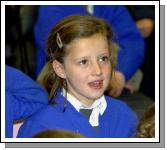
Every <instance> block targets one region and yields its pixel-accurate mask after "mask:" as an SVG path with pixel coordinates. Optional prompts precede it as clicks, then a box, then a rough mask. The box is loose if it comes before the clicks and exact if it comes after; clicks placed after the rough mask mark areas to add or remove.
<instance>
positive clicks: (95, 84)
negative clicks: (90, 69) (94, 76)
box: [88, 80, 103, 89]
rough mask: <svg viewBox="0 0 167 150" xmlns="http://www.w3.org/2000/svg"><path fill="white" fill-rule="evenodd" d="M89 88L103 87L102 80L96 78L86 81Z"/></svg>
mask: <svg viewBox="0 0 167 150" xmlns="http://www.w3.org/2000/svg"><path fill="white" fill-rule="evenodd" d="M88 85H89V87H90V88H93V89H101V88H102V87H103V80H96V81H93V82H89V83H88Z"/></svg>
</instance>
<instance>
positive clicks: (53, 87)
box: [40, 15, 117, 100]
mask: <svg viewBox="0 0 167 150" xmlns="http://www.w3.org/2000/svg"><path fill="white" fill-rule="evenodd" d="M97 33H100V34H102V35H103V36H104V37H106V39H107V41H108V45H109V50H110V53H111V66H112V68H114V66H115V64H116V57H117V56H116V49H115V45H114V43H112V37H113V32H112V31H111V28H110V26H109V25H108V24H107V23H106V22H105V21H104V20H102V19H100V18H97V17H94V16H91V15H90V16H89V15H87V16H84V15H72V16H68V17H66V18H64V19H63V20H61V21H60V22H59V23H58V24H56V25H55V26H54V28H53V29H52V30H51V32H50V35H49V38H48V47H47V51H48V54H49V56H50V61H49V62H48V64H47V65H48V66H47V69H45V70H47V72H46V71H45V75H43V77H42V79H40V84H42V86H44V88H45V89H46V90H47V92H48V93H49V95H50V96H49V99H50V100H51V99H52V98H53V97H54V96H55V94H56V91H57V90H58V89H62V88H64V89H67V86H66V82H65V80H64V79H62V78H60V77H59V76H57V75H56V73H55V72H54V70H53V67H52V65H51V64H52V62H53V61H54V60H57V61H59V62H60V63H63V58H64V56H65V55H67V51H66V47H67V46H68V45H69V44H70V43H71V42H72V41H74V40H76V39H79V38H87V37H91V36H93V35H95V34H97Z"/></svg>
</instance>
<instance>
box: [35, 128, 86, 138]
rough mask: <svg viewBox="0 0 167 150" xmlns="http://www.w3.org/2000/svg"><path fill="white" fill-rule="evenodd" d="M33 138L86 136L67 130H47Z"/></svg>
mask: <svg viewBox="0 0 167 150" xmlns="http://www.w3.org/2000/svg"><path fill="white" fill-rule="evenodd" d="M33 138H84V136H82V135H81V134H78V133H73V132H71V131H66V130H46V131H42V132H40V133H37V134H36V135H34V136H33Z"/></svg>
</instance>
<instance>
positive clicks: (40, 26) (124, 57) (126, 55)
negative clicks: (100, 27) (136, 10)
mask: <svg viewBox="0 0 167 150" xmlns="http://www.w3.org/2000/svg"><path fill="white" fill-rule="evenodd" d="M74 14H82V15H86V14H88V13H87V12H86V9H84V8H83V7H81V6H79V5H74V6H73V5H56V6H40V7H39V13H38V19H37V22H36V24H35V28H34V36H35V43H36V49H37V55H36V57H37V58H36V60H37V68H36V74H37V75H38V74H39V72H40V71H41V69H42V68H43V66H44V64H45V62H46V60H47V53H46V49H47V44H46V43H47V38H48V35H49V32H50V31H51V29H52V28H53V26H54V25H55V24H56V23H58V22H59V21H60V20H61V19H63V18H65V17H67V16H69V15H74ZM93 15H95V16H97V17H100V18H103V19H105V20H106V21H107V22H108V23H109V24H110V25H111V27H112V29H113V32H114V40H115V41H116V42H117V43H118V44H119V45H120V49H119V51H118V65H117V70H119V71H120V72H122V73H123V74H124V76H125V79H126V80H129V79H130V78H131V77H132V75H133V74H134V73H135V72H136V70H137V69H138V67H139V66H140V65H141V64H142V62H143V60H144V39H143V38H142V36H141V35H140V33H139V30H138V29H137V27H136V25H135V22H134V21H133V20H132V17H131V16H130V14H129V13H128V10H127V9H126V8H125V7H124V6H118V5H117V6H115V5H112V6H108V5H107V6H105V5H101V6H100V5H94V13H93Z"/></svg>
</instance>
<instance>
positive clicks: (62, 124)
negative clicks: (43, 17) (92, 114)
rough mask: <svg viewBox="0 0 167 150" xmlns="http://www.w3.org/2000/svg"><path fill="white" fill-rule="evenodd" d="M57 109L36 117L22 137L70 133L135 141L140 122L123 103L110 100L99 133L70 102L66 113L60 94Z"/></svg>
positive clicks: (27, 124) (49, 108)
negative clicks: (128, 138) (62, 131)
mask: <svg viewBox="0 0 167 150" xmlns="http://www.w3.org/2000/svg"><path fill="white" fill-rule="evenodd" d="M54 101H55V102H56V104H55V105H53V104H52V105H48V107H46V108H44V109H43V110H42V111H40V112H39V113H37V114H35V115H33V116H32V117H30V118H29V119H27V121H26V122H25V123H24V124H23V126H22V127H21V128H20V130H19V133H18V137H19V138H21V137H25V138H26V137H28V138H29V137H32V136H33V135H35V134H37V133H39V132H41V131H45V130H54V129H62V130H70V131H73V132H75V133H80V134H82V135H84V136H85V137H91V138H95V137H99V138H103V137H108V138H109V137H110V138H127V137H134V136H135V133H136V126H137V124H138V119H137V116H136V114H135V113H134V112H133V111H132V110H131V109H130V108H129V107H128V106H127V105H126V104H125V103H124V102H122V101H119V100H116V99H113V98H111V97H107V96H106V101H107V108H106V110H105V112H104V114H103V115H102V116H100V117H99V132H96V131H95V129H94V128H93V127H92V126H91V125H90V123H89V120H88V119H87V118H86V117H85V116H84V115H83V114H81V113H79V112H77V111H76V109H75V108H74V107H73V106H72V105H71V104H70V103H69V102H67V108H66V110H65V112H63V108H64V97H63V96H62V95H61V94H60V92H58V94H57V96H56V97H55V99H54Z"/></svg>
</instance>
